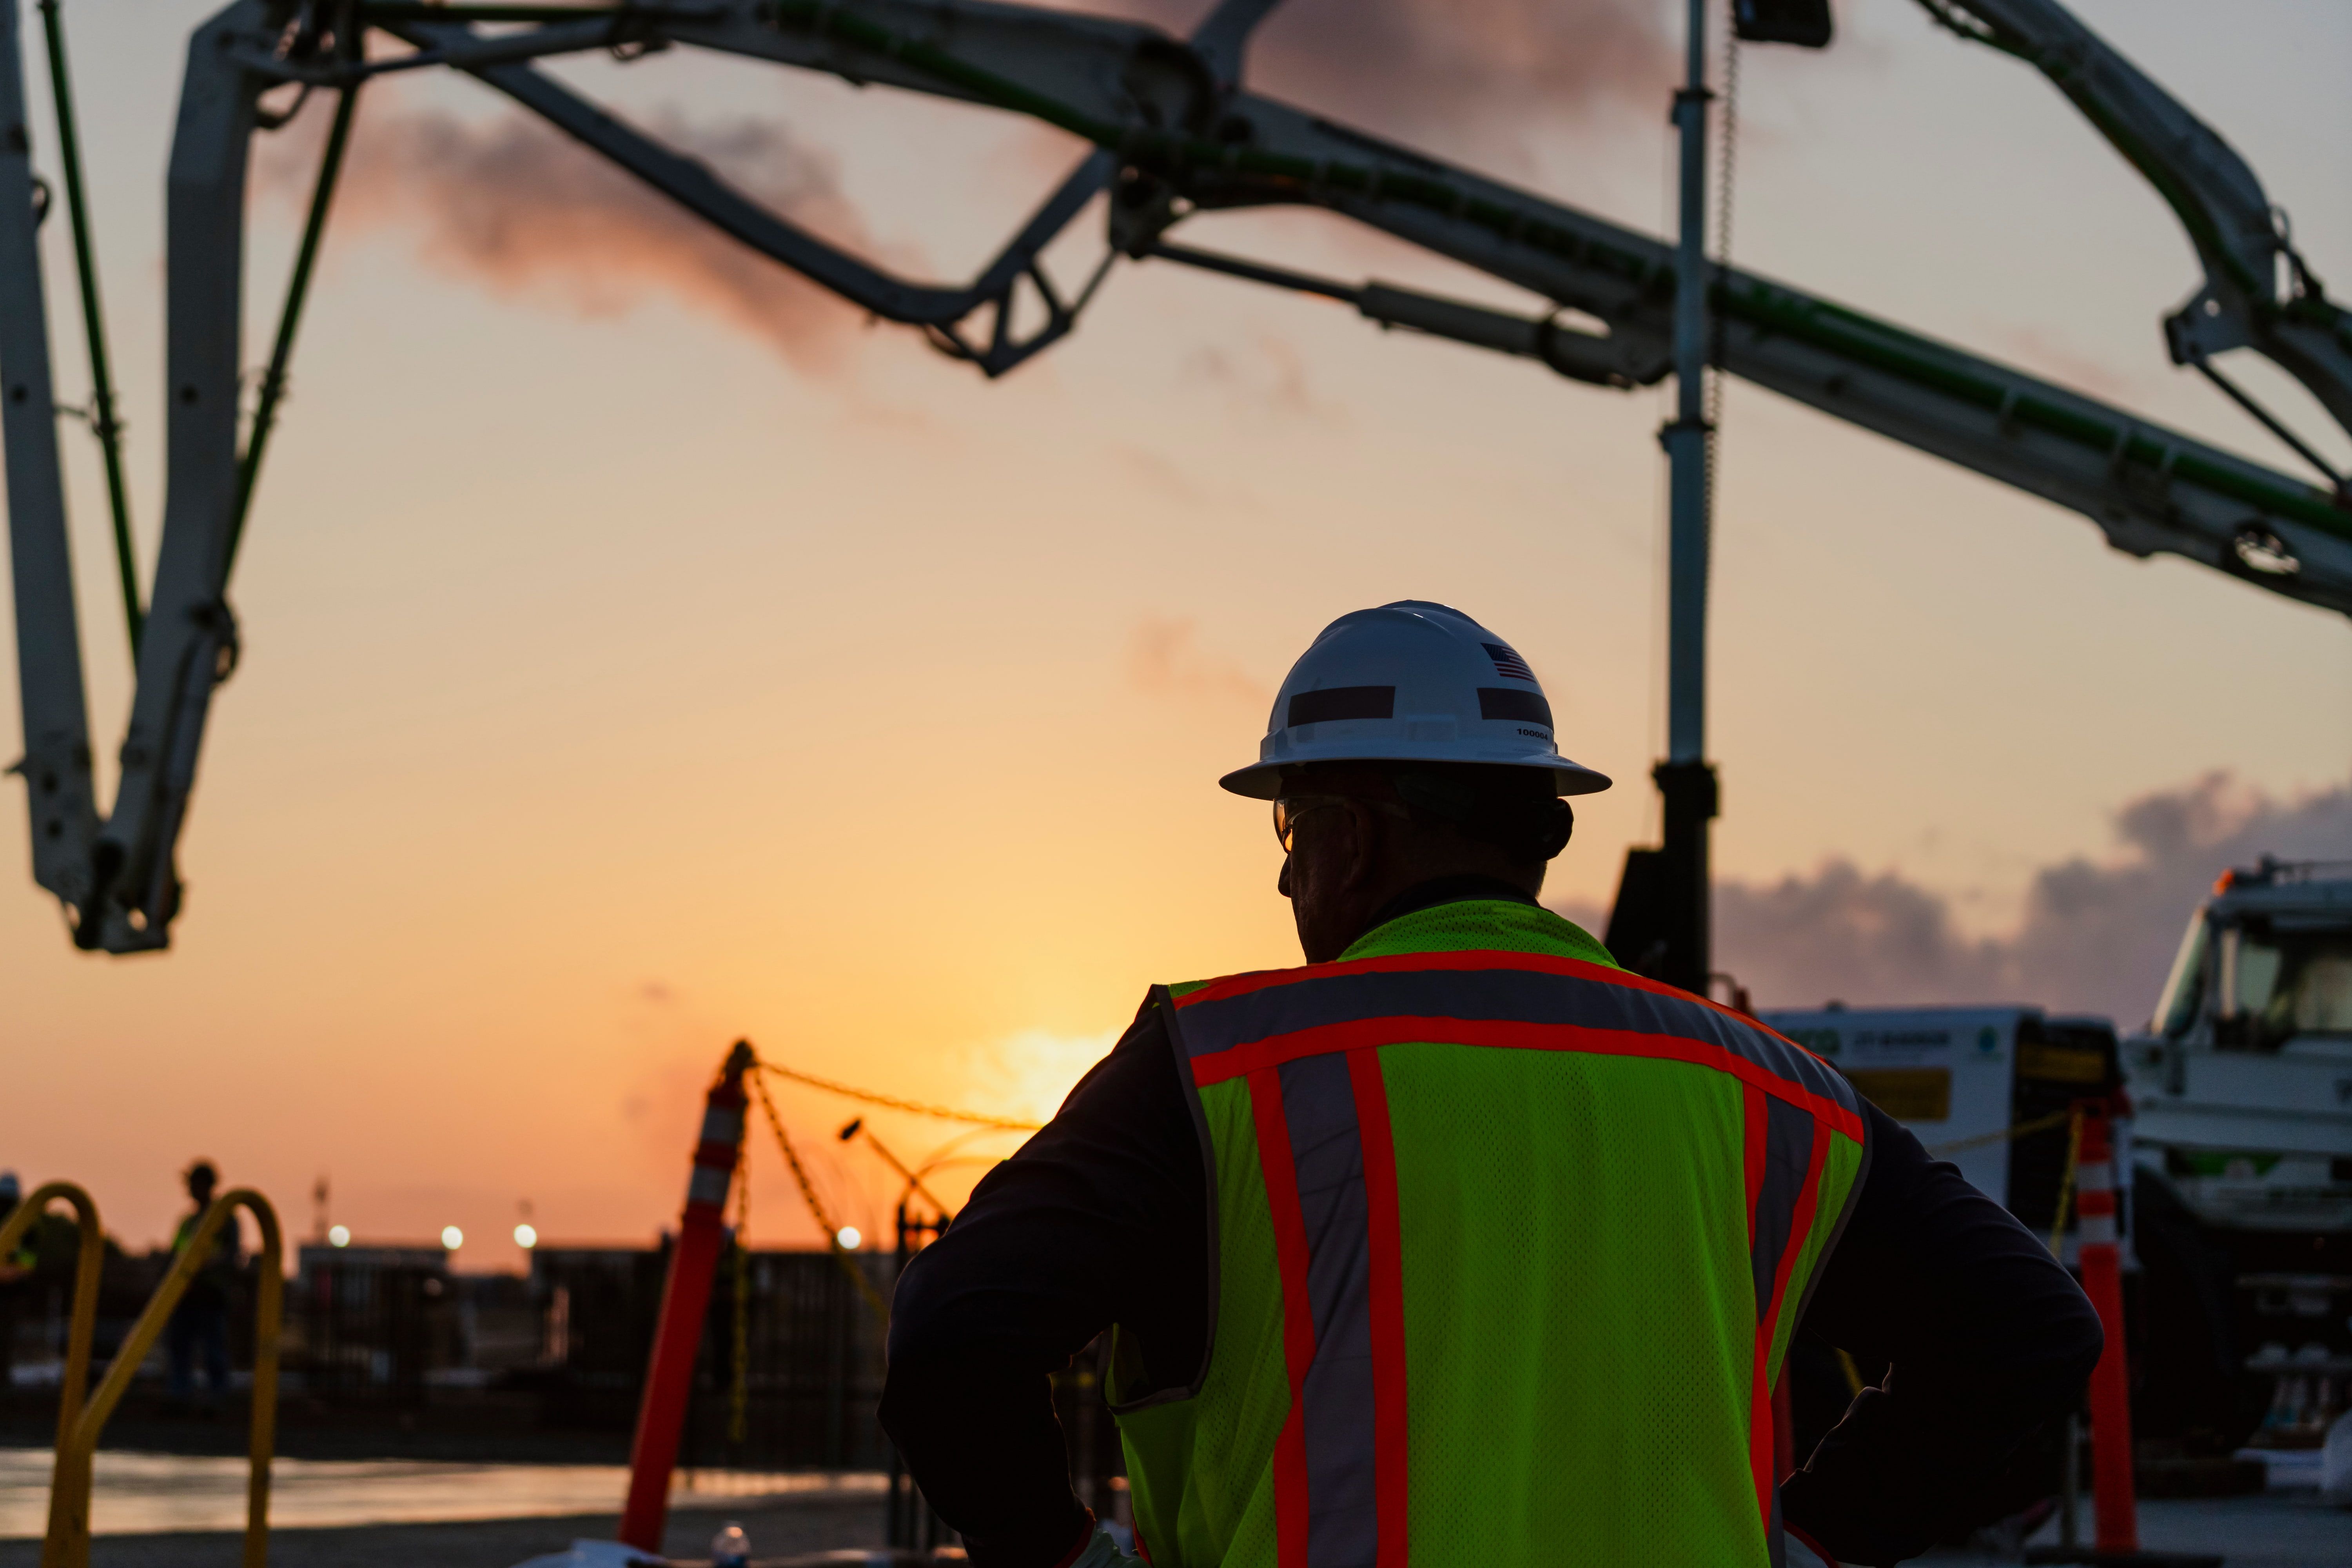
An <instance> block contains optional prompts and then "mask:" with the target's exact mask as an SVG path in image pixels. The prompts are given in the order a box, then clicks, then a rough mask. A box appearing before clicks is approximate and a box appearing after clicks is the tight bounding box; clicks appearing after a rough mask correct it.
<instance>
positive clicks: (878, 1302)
mask: <svg viewBox="0 0 2352 1568" xmlns="http://www.w3.org/2000/svg"><path fill="white" fill-rule="evenodd" d="M762 1065H765V1064H762ZM768 1070H769V1071H770V1072H778V1073H783V1074H784V1076H785V1077H787V1078H792V1077H797V1076H798V1075H797V1074H793V1073H790V1072H786V1071H785V1069H784V1068H768ZM751 1087H752V1089H755V1090H757V1091H758V1093H759V1096H760V1109H761V1110H762V1111H764V1112H766V1113H767V1117H768V1125H769V1126H770V1127H772V1128H773V1129H774V1130H775V1134H776V1147H777V1148H779V1149H781V1150H782V1151H783V1153H784V1163H785V1164H787V1165H789V1166H791V1167H792V1171H793V1181H795V1182H798V1183H799V1184H800V1189H801V1201H802V1202H803V1203H805V1204H807V1205H808V1211H809V1214H810V1215H811V1217H813V1218H814V1219H815V1221H816V1224H817V1228H818V1229H819V1230H822V1231H823V1232H824V1245H825V1247H827V1249H829V1250H830V1251H831V1252H832V1253H833V1259H834V1261H835V1263H838V1264H839V1265H841V1271H842V1272H843V1273H844V1274H846V1275H848V1276H849V1279H850V1282H851V1283H852V1284H854V1285H856V1287H857V1289H858V1293H859V1294H861V1295H863V1296H864V1297H865V1298H866V1305H867V1306H869V1307H871V1308H873V1309H874V1315H875V1317H877V1319H879V1320H880V1321H882V1324H883V1325H884V1327H886V1328H887V1326H888V1325H889V1322H890V1304H889V1303H888V1302H887V1301H885V1300H882V1292H880V1291H879V1290H877V1289H875V1288H874V1281H873V1280H871V1279H867V1278H866V1270H864V1269H863V1268H859V1267H857V1265H856V1264H855V1263H853V1262H851V1261H850V1258H849V1253H848V1249H847V1248H845V1247H843V1246H842V1245H841V1227H840V1226H836V1225H835V1224H834V1223H833V1216H832V1215H829V1214H827V1213H825V1212H824V1200H823V1199H821V1198H819V1197H818V1196H817V1195H816V1184H814V1182H812V1181H810V1180H809V1173H808V1171H807V1169H806V1168H805V1167H803V1165H802V1164H801V1157H800V1153H799V1152H798V1151H797V1150H795V1149H794V1148H793V1140H792V1136H791V1134H789V1133H787V1132H786V1131H784V1119H783V1118H782V1117H781V1116H779V1115H777V1114H776V1102H775V1100H772V1099H771V1098H770V1097H769V1094H768V1085H767V1082H766V1080H765V1079H761V1078H758V1077H756V1076H755V1077H754V1078H753V1079H751Z"/></svg>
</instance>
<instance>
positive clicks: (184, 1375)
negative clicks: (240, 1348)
mask: <svg viewBox="0 0 2352 1568" xmlns="http://www.w3.org/2000/svg"><path fill="white" fill-rule="evenodd" d="M183 1180H184V1181H185V1182H186V1183H187V1187H188V1202H189V1203H190V1204H192V1205H194V1207H192V1208H191V1209H189V1211H188V1212H187V1214H186V1215H183V1216H182V1218H181V1220H180V1224H179V1228H177V1229H176V1230H174V1231H173V1233H172V1252H173V1256H174V1257H177V1256H178V1255H179V1254H180V1253H183V1252H184V1251H186V1250H187V1249H188V1248H189V1247H192V1246H194V1244H195V1236H196V1226H197V1225H198V1224H199V1223H200V1222H201V1221H202V1220H203V1219H204V1217H205V1210H207V1209H209V1208H211V1207H212V1203H213V1194H214V1192H215V1189H217V1188H218V1187H219V1185H220V1172H219V1171H217V1170H216V1169H215V1168H214V1166H213V1163H212V1162H211V1161H210V1160H198V1161H197V1162H195V1163H194V1164H192V1165H190V1166H189V1167H188V1169H187V1171H186V1173H185V1174H184V1177H183ZM211 1252H212V1256H211V1257H209V1258H205V1261H204V1265H203V1267H201V1268H198V1269H197V1270H196V1276H195V1278H194V1279H191V1280H190V1281H188V1289H187V1293H186V1294H185V1295H184V1296H182V1297H181V1298H180V1304H179V1305H178V1306H177V1307H175V1308H173V1310H172V1321H170V1322H168V1323H166V1324H164V1325H163V1352H164V1362H165V1366H166V1369H167V1375H166V1378H165V1382H164V1389H165V1391H166V1393H167V1394H168V1395H169V1397H170V1398H171V1400H172V1401H173V1404H175V1405H177V1404H181V1403H183V1402H184V1401H186V1400H189V1399H192V1398H195V1397H196V1373H197V1372H198V1370H199V1369H201V1370H202V1371H203V1373H204V1375H205V1393H204V1394H203V1396H202V1400H201V1402H200V1404H199V1405H198V1408H199V1409H201V1410H204V1411H206V1412H209V1411H211V1410H212V1408H213V1406H214V1405H216V1404H217V1403H218V1402H219V1401H220V1399H221V1398H222V1397H223V1396H224V1395H225V1394H227V1392H228V1385H229V1370H228V1308H229V1297H230V1295H231V1294H232V1293H233V1292H234V1291H235V1290H236V1272H237V1234H236V1218H235V1216H231V1218H230V1220H229V1223H228V1224H227V1225H226V1226H222V1227H221V1230H220V1232H219V1234H218V1235H216V1236H215V1237H213V1243H212V1247H211Z"/></svg>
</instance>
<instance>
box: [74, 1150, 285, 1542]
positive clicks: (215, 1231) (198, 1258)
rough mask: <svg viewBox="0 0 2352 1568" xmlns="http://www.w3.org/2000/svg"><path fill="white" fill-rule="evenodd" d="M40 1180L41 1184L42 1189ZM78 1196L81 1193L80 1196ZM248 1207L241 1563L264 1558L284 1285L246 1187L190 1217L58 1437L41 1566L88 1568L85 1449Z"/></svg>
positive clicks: (270, 1226)
mask: <svg viewBox="0 0 2352 1568" xmlns="http://www.w3.org/2000/svg"><path fill="white" fill-rule="evenodd" d="M43 1191H47V1188H44V1189H43ZM84 1201H85V1202H87V1201H88V1200H87V1199H85V1200H84ZM240 1208H241V1209H244V1210H245V1211H246V1212H247V1214H250V1215H253V1220H254V1224H255V1225H257V1226H259V1227H260V1230H261V1256H260V1258H259V1260H258V1263H257V1267H256V1268H255V1271H254V1304H253V1316H254V1326H253V1423H252V1427H251V1430H250V1434H249V1437H248V1449H249V1452H250V1454H251V1457H252V1462H253V1473H252V1478H251V1479H250V1480H249V1481H248V1482H247V1488H246V1512H245V1568H267V1565H268V1562H269V1456H270V1450H271V1449H272V1447H275V1445H276V1443H277V1438H278V1321H279V1318H280V1316H281V1315H282V1311H283V1305H284V1296H285V1290H286V1276H285V1272H284V1266H283V1258H284V1247H283V1245H282V1244H281V1242H280V1241H279V1238H278V1211H277V1210H275V1209H273V1208H271V1207H270V1206H269V1200H268V1198H265V1197H263V1196H262V1195H261V1194H259V1193H257V1192H255V1191H253V1190H252V1189H250V1188H248V1187H239V1188H237V1189H236V1190H235V1191H234V1192H227V1193H223V1194H221V1195H220V1196H219V1197H217V1198H215V1199H214V1200H213V1201H212V1203H211V1205H209V1206H207V1207H206V1208H205V1212H204V1215H203V1216H202V1217H200V1218H199V1219H198V1220H197V1221H196V1227H195V1230H194V1232H193V1233H192V1234H191V1235H190V1236H189V1237H188V1240H187V1245H186V1246H185V1247H183V1248H182V1249H181V1251H180V1255H179V1256H178V1257H177V1258H173V1260H172V1268H171V1272H169V1273H168V1274H166V1275H164V1276H163V1284H161V1285H159V1286H157V1287H156V1288H155V1294H154V1297H153V1298H152V1300H149V1301H148V1303H147V1310H145V1311H143V1312H142V1313H140V1314H139V1321H137V1322H135V1323H133V1324H132V1325H131V1332H130V1333H129V1334H128V1335H126V1336H125V1337H124V1339H123V1341H122V1345H121V1349H119V1350H117V1351H116V1352H114V1359H113V1361H111V1362H110V1363H108V1364H107V1368H106V1376H105V1378H104V1379H103V1380H101V1381H100V1384H99V1385H98V1389H97V1392H95V1393H93V1394H91V1395H90V1396H89V1403H88V1404H87V1405H82V1406H81V1408H80V1410H79V1413H78V1414H76V1415H74V1418H73V1424H72V1427H71V1429H70V1430H69V1431H68V1430H63V1429H62V1427H63V1417H62V1416H61V1417H60V1427H61V1430H60V1433H59V1436H58V1468H57V1480H56V1482H55V1483H54V1484H53V1485H52V1486H51V1487H50V1489H49V1537H48V1541H47V1544H46V1545H44V1546H43V1548H42V1550H41V1568H89V1489H90V1462H91V1456H92V1455H94V1454H95V1453H96V1452H97V1450H98V1436H99V1434H100V1432H102V1431H104V1430H105V1428H106V1421H107V1417H109V1416H110V1415H113V1414H114V1407H115V1406H116V1405H120V1404H121V1403H122V1396H123V1394H126V1393H128V1392H129V1391H130V1388H131V1379H132V1378H133V1377H135V1376H137V1375H138V1373H139V1366H140V1363H142V1362H144V1361H145V1360H146V1359H147V1352H150V1351H152V1350H153V1349H154V1348H155V1342H156V1340H158V1339H159V1338H161V1337H162V1336H163V1325H164V1324H165V1323H167V1322H169V1321H171V1317H172V1310H173V1308H174V1307H177V1306H178V1305H179V1304H180V1298H181V1297H183V1296H184V1295H186V1294H187V1290H188V1287H189V1285H190V1284H192V1283H193V1282H194V1279H195V1278H196V1275H197V1273H198V1272H199V1271H200V1270H201V1269H202V1268H204V1267H205V1263H206V1262H207V1261H209V1260H210V1258H211V1257H212V1253H213V1244H214V1242H215V1239H216V1238H217V1237H219V1235H220V1232H221V1227H222V1226H226V1225H230V1224H233V1223H234V1222H235V1220H236V1211H237V1210H238V1209H240Z"/></svg>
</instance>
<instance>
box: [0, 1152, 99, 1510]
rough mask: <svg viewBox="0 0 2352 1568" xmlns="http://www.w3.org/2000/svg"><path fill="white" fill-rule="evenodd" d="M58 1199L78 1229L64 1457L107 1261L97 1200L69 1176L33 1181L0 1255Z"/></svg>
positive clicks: (2, 1234) (63, 1381) (61, 1420)
mask: <svg viewBox="0 0 2352 1568" xmlns="http://www.w3.org/2000/svg"><path fill="white" fill-rule="evenodd" d="M58 1202H63V1203H65V1204H66V1205H68V1207H70V1208H71V1209H72V1210H73V1211H74V1225H75V1226H76V1228H77V1229H79V1231H80V1232H81V1243H80V1251H79V1256H78V1257H77V1258H75V1260H74V1289H73V1316H72V1318H71V1319H69V1320H68V1327H67V1329H66V1364H65V1372H64V1374H63V1375H62V1376H60V1377H59V1378H58V1458H59V1459H60V1460H62V1459H63V1458H64V1455H65V1451H66V1438H67V1437H68V1435H70V1434H71V1433H72V1431H73V1423H74V1417H75V1416H76V1415H79V1413H80V1410H81V1396H82V1394H83V1391H84V1390H86V1389H88V1388H89V1346H90V1341H91V1340H92V1339H93V1338H95V1337H96V1335H97V1331H98V1279H99V1275H100V1273H101V1272H102V1271H103V1270H104V1269H105V1267H106V1232H105V1231H104V1230H102V1229H101V1228H100V1226H99V1223H98V1205H96V1204H94V1203H92V1202H91V1201H90V1196H89V1194H88V1193H86V1192H84V1191H82V1190H81V1189H80V1188H79V1187H78V1186H76V1185H74V1184H72V1183H71V1182H50V1183H47V1184H45V1185H42V1186H39V1187H36V1188H35V1189H34V1190H33V1195H32V1196H30V1197H28V1198H26V1200H25V1201H24V1202H23V1203H21V1204H19V1205H16V1212H15V1213H13V1214H11V1215H9V1216H8V1218H7V1220H6V1221H5V1223H0V1258H5V1257H7V1256H8V1255H9V1254H10V1253H12V1252H14V1251H16V1246H17V1244H18V1243H19V1242H21V1241H23V1240H24V1238H25V1236H26V1232H28V1231H30V1230H31V1229H32V1228H33V1226H36V1225H38V1224H39V1223H40V1220H41V1215H44V1214H46V1213H47V1211H48V1207H49V1205H51V1204H54V1203H58ZM57 1490H58V1488H57V1483H56V1479H55V1477H54V1476H52V1478H51V1481H50V1486H49V1492H50V1495H51V1496H52V1497H55V1496H56V1495H57Z"/></svg>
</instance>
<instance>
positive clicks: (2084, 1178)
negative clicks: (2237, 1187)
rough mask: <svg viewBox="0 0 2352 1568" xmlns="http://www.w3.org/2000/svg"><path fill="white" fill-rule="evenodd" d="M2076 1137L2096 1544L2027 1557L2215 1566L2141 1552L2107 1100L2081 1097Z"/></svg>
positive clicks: (2208, 1558)
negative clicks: (2091, 1320) (2094, 1315)
mask: <svg viewBox="0 0 2352 1568" xmlns="http://www.w3.org/2000/svg"><path fill="white" fill-rule="evenodd" d="M2075 1109H2076V1110H2077V1112H2078V1113H2079V1114H2080V1116H2081V1118H2082V1128H2083V1134H2082V1144H2081V1148H2080V1152H2079V1153H2078V1155H2077V1156H2076V1160H2077V1163H2076V1164H2075V1167H2074V1205H2075V1212H2076V1213H2077V1214H2078V1215H2081V1217H2082V1227H2081V1229H2080V1230H2079V1231H2078V1232H2077V1233H2076V1263H2077V1265H2078V1266H2079V1267H2080V1268H2081V1269H2082V1273H2083V1293H2084V1295H2086V1296H2088V1297H2089V1298H2090V1299H2091V1305H2092V1307H2093V1308H2094V1309H2095V1310H2097V1312H2098V1314H2099V1328H2100V1331H2102V1332H2103V1333H2104V1334H2105V1336H2106V1343H2105V1347H2104V1348H2102V1349H2101V1351H2100V1352H2099V1364H2098V1365H2097V1366H2096V1367H2095V1368H2094V1369H2092V1372H2091V1390H2090V1394H2091V1400H2090V1403H2091V1496H2092V1511H2093V1514H2094V1516H2095V1519H2096V1521H2097V1526H2096V1531H2095V1536H2094V1544H2093V1545H2092V1546H2091V1547H2089V1548H2087V1549H2085V1548H2083V1547H2058V1548H2051V1547H2034V1548H2032V1549H2031V1550H2029V1551H2028V1552H2026V1554H2025V1560H2026V1561H2027V1562H2028V1563H2106V1564H2116V1565H2120V1564H2125V1563H2130V1564H2136V1565H2138V1568H2221V1558H2220V1557H2217V1556H2213V1555H2210V1554H2209V1553H2205V1552H2143V1551H2141V1550H2140V1544H2139V1500H2138V1498H2137V1494H2136V1492H2135V1490H2134V1483H2133V1480H2132V1426H2131V1371H2130V1364H2131V1363H2130V1360H2129V1357H2128V1356H2127V1355H2126V1352H2125V1348H2124V1287H2123V1249H2122V1247H2121V1243H2120V1237H2119V1236H2118V1234H2117V1231H2116V1147H2115V1140H2114V1136H2113V1134H2112V1132H2111V1131H2110V1130H2109V1126H2108V1118H2109V1117H2110V1116H2112V1115H2113V1114H2114V1110H2113V1107H2112V1106H2111V1105H2110V1104H2109V1103H2108V1102H2107V1101H2106V1100H2081V1101H2078V1102H2077V1103H2076V1108H2075Z"/></svg>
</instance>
